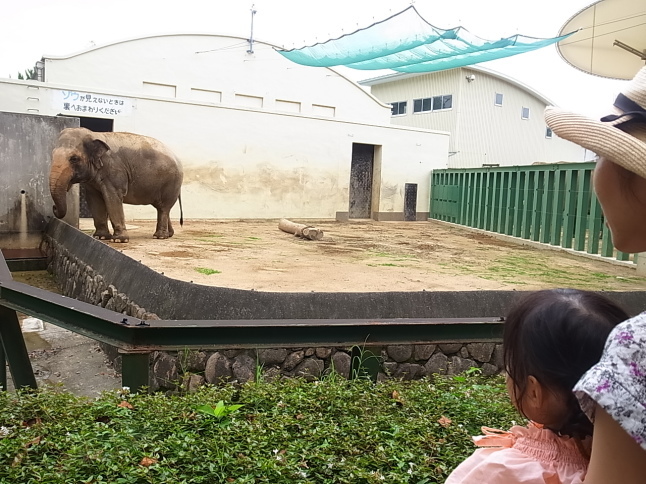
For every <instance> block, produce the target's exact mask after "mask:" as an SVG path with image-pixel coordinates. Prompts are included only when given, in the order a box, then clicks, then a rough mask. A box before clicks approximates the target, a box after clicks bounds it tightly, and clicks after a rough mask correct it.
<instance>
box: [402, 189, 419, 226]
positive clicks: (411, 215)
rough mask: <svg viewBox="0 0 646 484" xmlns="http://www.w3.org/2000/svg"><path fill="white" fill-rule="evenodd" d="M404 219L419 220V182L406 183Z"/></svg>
mask: <svg viewBox="0 0 646 484" xmlns="http://www.w3.org/2000/svg"><path fill="white" fill-rule="evenodd" d="M404 220H406V221H407V222H414V221H415V220H417V183H406V184H405V185H404Z"/></svg>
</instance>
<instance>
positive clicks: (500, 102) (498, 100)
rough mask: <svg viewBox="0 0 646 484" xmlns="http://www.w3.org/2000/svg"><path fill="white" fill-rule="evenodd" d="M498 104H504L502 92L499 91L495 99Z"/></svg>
mask: <svg viewBox="0 0 646 484" xmlns="http://www.w3.org/2000/svg"><path fill="white" fill-rule="evenodd" d="M494 104H495V105H496V106H502V94H500V93H499V92H497V93H496V100H495V101H494Z"/></svg>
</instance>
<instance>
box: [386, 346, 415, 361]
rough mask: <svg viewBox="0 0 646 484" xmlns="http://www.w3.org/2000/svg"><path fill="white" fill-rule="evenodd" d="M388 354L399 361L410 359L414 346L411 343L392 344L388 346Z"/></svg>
mask: <svg viewBox="0 0 646 484" xmlns="http://www.w3.org/2000/svg"><path fill="white" fill-rule="evenodd" d="M386 352H387V353H388V356H389V357H390V358H392V359H393V360H395V361H396V362H397V363H402V362H404V361H408V360H410V358H411V356H413V348H412V347H411V345H392V346H387V347H386Z"/></svg>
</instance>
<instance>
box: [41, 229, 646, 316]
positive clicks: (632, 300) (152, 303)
mask: <svg viewBox="0 0 646 484" xmlns="http://www.w3.org/2000/svg"><path fill="white" fill-rule="evenodd" d="M45 237H46V239H45V242H46V245H47V246H48V259H49V260H50V261H51V260H53V259H54V258H55V257H59V258H60V257H63V256H64V255H65V254H64V253H65V252H66V253H67V254H69V255H70V256H73V259H74V261H73V262H70V263H74V264H84V265H87V266H89V267H90V268H91V270H92V271H93V272H94V273H96V274H97V275H100V276H101V278H102V281H103V283H104V284H105V285H106V286H107V285H112V286H114V287H115V288H116V289H117V290H118V292H119V293H123V294H126V295H127V296H128V297H129V298H130V300H132V301H133V302H134V303H136V304H138V305H139V306H140V307H142V308H146V310H147V311H150V312H154V313H155V314H157V316H159V317H160V318H162V319H177V320H185V319H198V320H214V319H303V320H306V319H386V318H472V317H473V318H479V317H500V316H503V315H505V314H506V313H507V311H508V309H509V307H510V306H511V304H512V303H513V302H514V301H515V300H516V298H517V297H519V295H522V294H523V292H522V291H439V292H430V291H416V292H364V293H356V292H351V293H324V292H298V293H283V292H262V291H250V290H240V289H230V288H225V287H214V286H203V285H200V284H193V283H189V282H184V281H178V280H176V279H171V278H169V277H166V276H163V275H161V274H159V273H157V272H155V271H153V270H152V269H150V268H148V267H146V266H144V265H143V264H140V263H139V262H137V261H135V260H133V259H131V258H130V257H128V256H126V255H124V254H123V253H121V252H119V251H118V250H115V249H113V248H112V247H110V246H109V245H107V244H104V243H103V242H101V241H99V240H96V239H94V238H92V237H91V236H89V235H87V234H85V233H83V232H81V231H79V230H77V229H75V228H74V227H72V226H70V225H67V224H66V223H64V222H62V221H60V220H57V219H52V220H51V222H50V223H49V225H48V227H47V231H46V234H45ZM83 283H84V281H72V282H71V283H70V284H71V285H72V286H73V287H74V289H73V290H72V291H71V293H70V294H68V296H69V297H80V296H82V291H83ZM607 294H608V296H610V297H612V299H614V300H616V301H617V302H619V303H620V304H622V305H623V306H624V307H625V308H626V309H627V310H628V311H629V312H631V313H633V314H637V313H639V312H641V311H643V310H644V309H646V297H645V296H646V293H644V292H612V293H607Z"/></svg>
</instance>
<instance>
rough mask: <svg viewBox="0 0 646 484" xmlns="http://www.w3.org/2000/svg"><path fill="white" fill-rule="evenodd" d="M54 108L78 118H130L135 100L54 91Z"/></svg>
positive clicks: (78, 92)
mask: <svg viewBox="0 0 646 484" xmlns="http://www.w3.org/2000/svg"><path fill="white" fill-rule="evenodd" d="M53 94H54V97H53V107H54V109H56V110H58V111H62V112H61V114H63V113H64V114H69V115H78V116H92V117H95V116H108V117H116V116H130V114H131V113H132V104H133V100H132V99H130V98H125V97H115V96H106V95H105V94H92V93H88V92H80V91H58V90H57V91H54V93H53Z"/></svg>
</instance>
